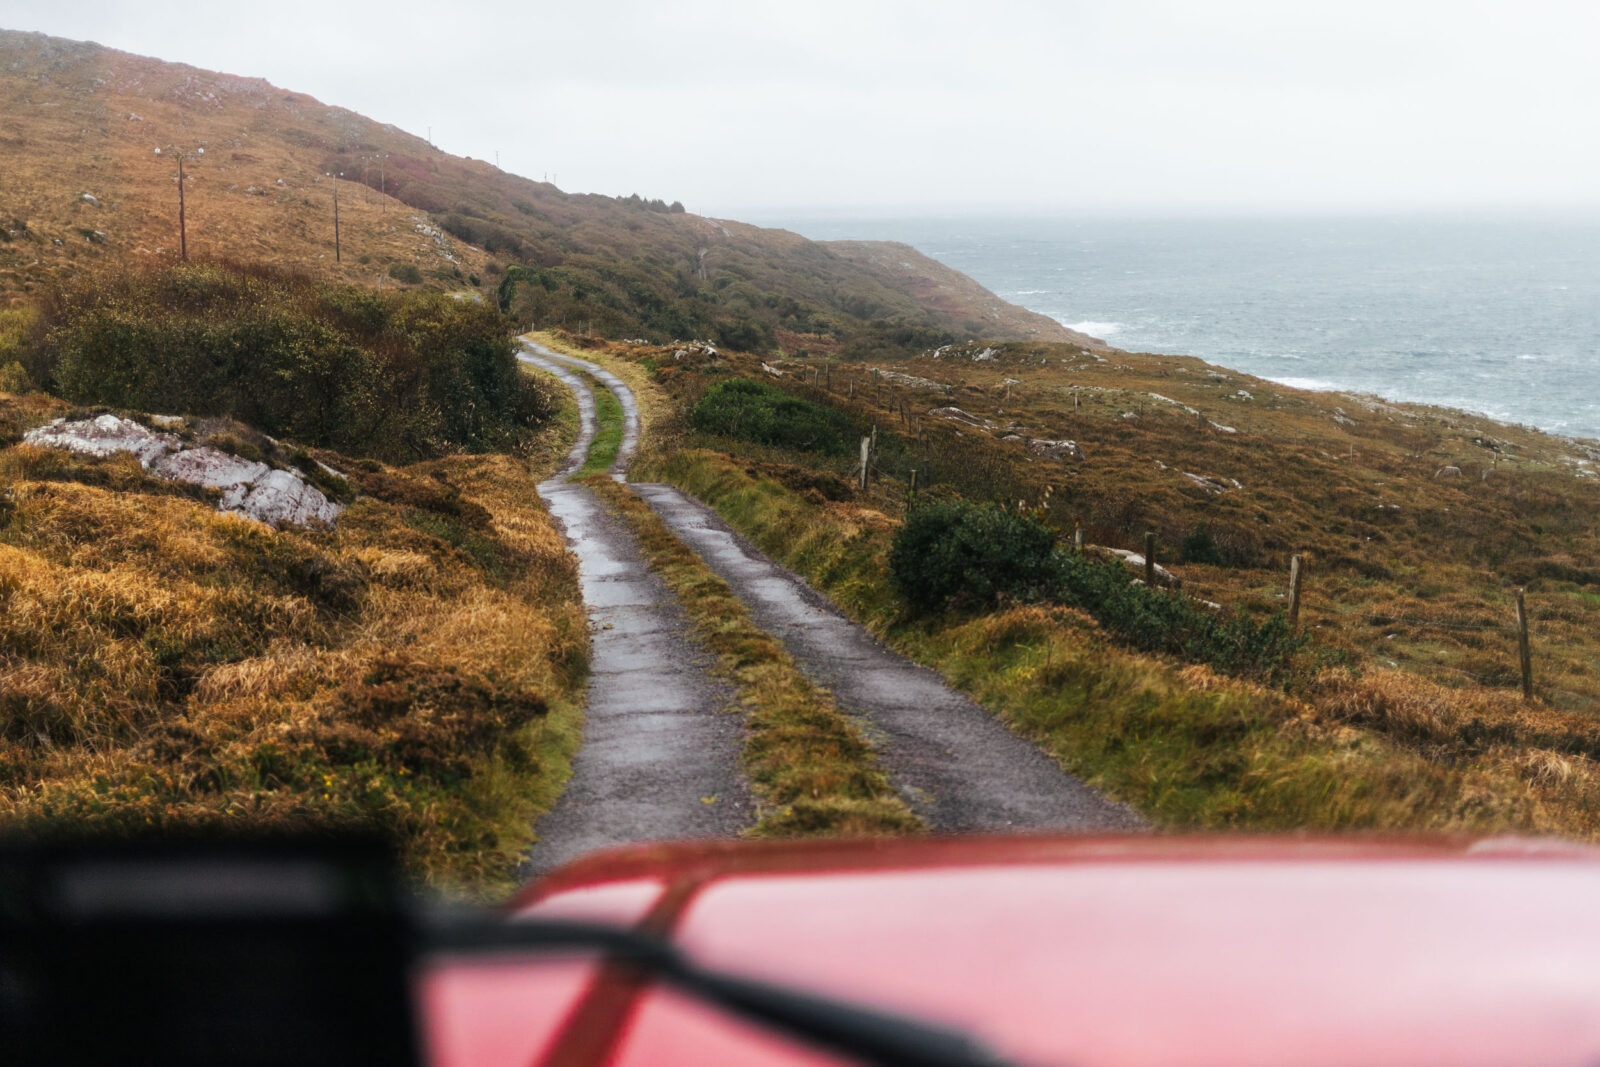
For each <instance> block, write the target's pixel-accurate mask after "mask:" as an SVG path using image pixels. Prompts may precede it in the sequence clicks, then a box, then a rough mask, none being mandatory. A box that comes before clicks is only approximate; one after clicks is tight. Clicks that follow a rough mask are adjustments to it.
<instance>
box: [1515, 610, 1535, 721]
mask: <svg viewBox="0 0 1600 1067" xmlns="http://www.w3.org/2000/svg"><path fill="white" fill-rule="evenodd" d="M1517 655H1518V656H1519V657H1520V658H1521V660H1522V699H1523V700H1532V699H1533V655H1532V653H1531V652H1530V651H1529V649H1528V604H1527V602H1526V601H1525V600H1524V599H1523V590H1521V589H1518V590H1517Z"/></svg>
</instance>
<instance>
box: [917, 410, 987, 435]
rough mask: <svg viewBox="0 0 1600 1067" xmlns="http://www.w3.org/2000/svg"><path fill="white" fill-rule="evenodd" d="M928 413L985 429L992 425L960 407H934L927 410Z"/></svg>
mask: <svg viewBox="0 0 1600 1067" xmlns="http://www.w3.org/2000/svg"><path fill="white" fill-rule="evenodd" d="M928 414H929V415H932V416H933V417H934V418H938V419H949V420H951V421H952V422H959V423H963V424H965V425H967V426H976V427H980V428H982V429H985V430H987V429H990V428H991V427H993V426H994V423H992V422H990V421H989V420H988V419H985V418H980V417H979V416H977V415H970V414H968V413H967V412H965V411H962V410H961V409H960V408H934V409H933V410H932V411H929V412H928Z"/></svg>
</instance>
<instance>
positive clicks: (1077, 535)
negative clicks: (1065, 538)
mask: <svg viewBox="0 0 1600 1067" xmlns="http://www.w3.org/2000/svg"><path fill="white" fill-rule="evenodd" d="M1072 550H1073V551H1074V552H1076V553H1077V554H1078V555H1080V556H1081V555H1083V523H1081V522H1079V523H1074V524H1073V526H1072Z"/></svg>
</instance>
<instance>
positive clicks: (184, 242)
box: [156, 145, 206, 263]
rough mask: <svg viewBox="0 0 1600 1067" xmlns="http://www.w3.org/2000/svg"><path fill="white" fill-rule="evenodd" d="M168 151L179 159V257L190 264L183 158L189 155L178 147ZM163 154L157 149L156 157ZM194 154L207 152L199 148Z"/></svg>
mask: <svg viewBox="0 0 1600 1067" xmlns="http://www.w3.org/2000/svg"><path fill="white" fill-rule="evenodd" d="M166 151H168V152H170V153H172V154H173V155H175V156H177V157H178V255H179V256H180V257H181V258H182V260H183V262H185V263H187V262H189V233H188V227H187V225H186V224H185V220H184V204H183V157H184V156H185V155H187V153H186V152H184V150H183V149H181V148H179V147H177V146H176V145H167V147H166ZM161 152H162V150H161V149H159V148H158V149H156V155H158V156H159V155H160V154H161ZM194 154H195V155H196V156H203V155H205V154H206V150H205V149H204V148H197V149H195V151H194Z"/></svg>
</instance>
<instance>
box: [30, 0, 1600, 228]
mask: <svg viewBox="0 0 1600 1067" xmlns="http://www.w3.org/2000/svg"><path fill="white" fill-rule="evenodd" d="M0 26H4V27H6V28H11V29H30V30H41V31H44V32H46V33H51V34H56V35H58V36H63V37H72V38H77V39H87V40H95V41H99V42H100V43H101V44H105V45H109V46H112V47H115V48H121V49H125V50H127V51H131V52H137V53H140V54H144V55H154V56H157V57H159V58H162V59H167V60H173V61H179V62H185V63H190V64H193V65H195V66H199V67H206V68H211V69H218V70H223V71H227V72H229V73H233V74H243V75H251V76H260V77H265V78H267V79H268V80H270V81H272V82H273V83H275V84H278V85H281V86H284V87H286V88H290V89H295V90H298V91H301V92H307V93H310V94H311V95H313V96H315V97H317V98H318V99H320V100H322V101H324V102H326V103H330V104H338V105H340V106H343V107H347V108H350V109H352V110H354V111H359V112H361V113H363V114H365V115H368V116H370V117H372V118H374V119H378V120H380V121H384V122H392V123H394V124H395V125H397V126H400V127H402V128H404V129H407V130H410V131H412V132H414V133H417V134H426V133H427V132H428V128H429V127H430V126H431V127H432V132H433V139H434V142H435V143H436V144H438V145H439V146H440V147H441V148H444V149H446V150H447V151H451V152H455V153H458V154H462V155H470V156H475V157H477V158H479V159H488V160H491V161H492V160H493V159H494V158H495V153H496V152H497V151H498V152H499V159H500V164H501V166H503V167H504V168H505V169H507V170H511V171H515V172H517V173H521V174H525V175H528V176H530V177H534V178H539V177H543V176H545V175H546V174H548V175H550V176H551V177H552V178H554V179H556V180H558V182H559V184H560V185H561V187H562V188H564V189H568V190H572V191H580V192H603V193H615V194H627V193H631V192H638V193H640V194H641V195H644V196H659V197H663V198H665V199H668V200H672V199H681V200H683V201H684V202H685V203H686V204H687V205H688V206H689V208H690V209H691V210H694V211H698V212H702V213H707V214H717V215H731V216H738V215H740V214H745V215H751V214H758V215H759V214H770V213H784V214H795V213H799V212H804V211H806V210H817V211H822V212H828V211H839V210H861V211H868V212H879V213H895V214H898V213H911V212H916V211H926V210H974V211H979V210H1013V209H1024V210H1048V211H1058V212H1076V211H1083V210H1091V211H1098V210H1104V211H1139V212H1144V211H1160V212H1182V211H1189V210H1226V211H1236V210H1252V211H1253V210H1264V211H1300V210H1363V209H1391V208H1401V209H1405V208H1415V207H1432V208H1446V209H1449V208H1462V207H1468V208H1470V207H1480V206H1497V207H1498V206H1551V207H1564V206H1573V205H1582V206H1586V207H1592V206H1595V205H1596V204H1597V203H1600V184H1597V183H1596V181H1595V178H1596V175H1597V173H1600V138H1597V137H1596V132H1595V129H1596V127H1595V121H1594V118H1593V114H1592V111H1593V107H1594V104H1595V101H1597V100H1600V63H1597V62H1595V60H1594V55H1595V53H1596V48H1597V46H1600V5H1596V4H1594V3H1592V2H1572V3H1561V2H1550V0H1524V2H1521V3H1517V4H1512V3H1481V2H1474V0H1449V2H1442V0H1441V2H1436V0H1341V2H1339V3H1337V4H1305V3H1300V2H1296V0H1272V2H1267V0H1104V2H1095V3H1088V2H1076V0H1060V2H1055V3H1036V2H1027V0H987V2H984V3H948V2H940V0H923V2H917V3H901V2H888V0H844V2H838V0H807V2H805V3H783V4H776V3H773V4H768V3H759V2H715V0H678V2H675V3H664V2H659V0H658V2H653V3H646V2H636V0H613V2H610V3H604V4H591V3H585V2H583V0H576V2H574V0H565V2H563V3H559V4H557V3H551V2H548V0H539V2H533V3H527V2H524V3H515V4H513V3H493V4H475V3H457V4H451V5H446V4H442V3H419V2H408V0H389V2H386V3H381V4H379V3H365V2H356V0H346V2H343V3H338V4H332V3H326V2H322V3H305V2H301V0H274V2H271V3H240V4H234V3H226V4H225V3H215V2H213V3H205V4H184V3H172V2H163V0H147V2H140V3H117V2H107V0H75V2H73V3H71V4H60V5H53V6H52V7H50V8H48V9H45V8H43V7H42V5H40V4H39V3H38V2H37V0H26V2H19V0H0Z"/></svg>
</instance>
